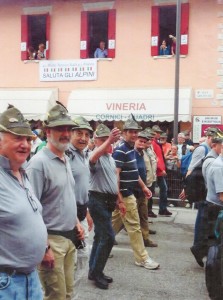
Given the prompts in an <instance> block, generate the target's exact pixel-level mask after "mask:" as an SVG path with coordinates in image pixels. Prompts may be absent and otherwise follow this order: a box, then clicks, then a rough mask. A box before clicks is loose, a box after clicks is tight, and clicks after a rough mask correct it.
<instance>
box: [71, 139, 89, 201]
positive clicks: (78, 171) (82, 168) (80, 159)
mask: <svg viewBox="0 0 223 300" xmlns="http://www.w3.org/2000/svg"><path fill="white" fill-rule="evenodd" d="M69 151H70V152H71V155H69V158H70V160H69V162H70V165H71V171H72V174H73V177H74V181H75V187H74V189H75V198H76V202H77V204H78V205H84V204H86V203H87V202H88V189H89V177H90V170H89V151H87V150H84V151H82V152H81V151H79V150H78V149H76V148H75V147H74V146H73V145H70V148H69Z"/></svg>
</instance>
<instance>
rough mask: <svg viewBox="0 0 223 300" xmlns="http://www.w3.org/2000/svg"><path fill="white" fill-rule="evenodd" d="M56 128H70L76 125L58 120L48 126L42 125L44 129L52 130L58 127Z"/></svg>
mask: <svg viewBox="0 0 223 300" xmlns="http://www.w3.org/2000/svg"><path fill="white" fill-rule="evenodd" d="M58 126H70V127H77V125H76V124H75V123H74V122H73V121H70V120H64V121H62V120H58V121H54V122H50V123H49V124H46V123H44V127H46V128H53V127H58Z"/></svg>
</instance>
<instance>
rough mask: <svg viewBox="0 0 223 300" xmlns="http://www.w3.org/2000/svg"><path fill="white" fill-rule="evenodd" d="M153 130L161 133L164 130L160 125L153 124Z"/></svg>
mask: <svg viewBox="0 0 223 300" xmlns="http://www.w3.org/2000/svg"><path fill="white" fill-rule="evenodd" d="M152 130H153V131H155V132H159V133H161V132H163V131H162V130H161V129H160V127H159V126H158V125H153V127H152Z"/></svg>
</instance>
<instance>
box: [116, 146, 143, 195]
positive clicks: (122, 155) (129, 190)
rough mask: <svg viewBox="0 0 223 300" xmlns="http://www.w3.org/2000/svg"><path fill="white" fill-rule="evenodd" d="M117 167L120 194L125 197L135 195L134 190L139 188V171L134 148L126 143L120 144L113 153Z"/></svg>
mask: <svg viewBox="0 0 223 300" xmlns="http://www.w3.org/2000/svg"><path fill="white" fill-rule="evenodd" d="M113 158H114V160H115V164H116V167H117V168H119V169H121V172H120V192H121V194H122V196H123V197H127V196H130V195H132V194H133V190H134V188H135V187H137V186H138V181H139V171H138V167H137V162H136V155H135V149H134V146H131V145H129V144H128V143H127V142H126V141H123V142H122V143H120V144H119V145H118V146H117V147H116V148H115V150H114V152H113Z"/></svg>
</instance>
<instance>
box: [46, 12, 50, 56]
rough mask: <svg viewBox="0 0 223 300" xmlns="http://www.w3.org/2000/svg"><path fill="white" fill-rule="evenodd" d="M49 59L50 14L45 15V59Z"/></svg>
mask: <svg viewBox="0 0 223 300" xmlns="http://www.w3.org/2000/svg"><path fill="white" fill-rule="evenodd" d="M49 57H50V14H47V15H46V59H49Z"/></svg>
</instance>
